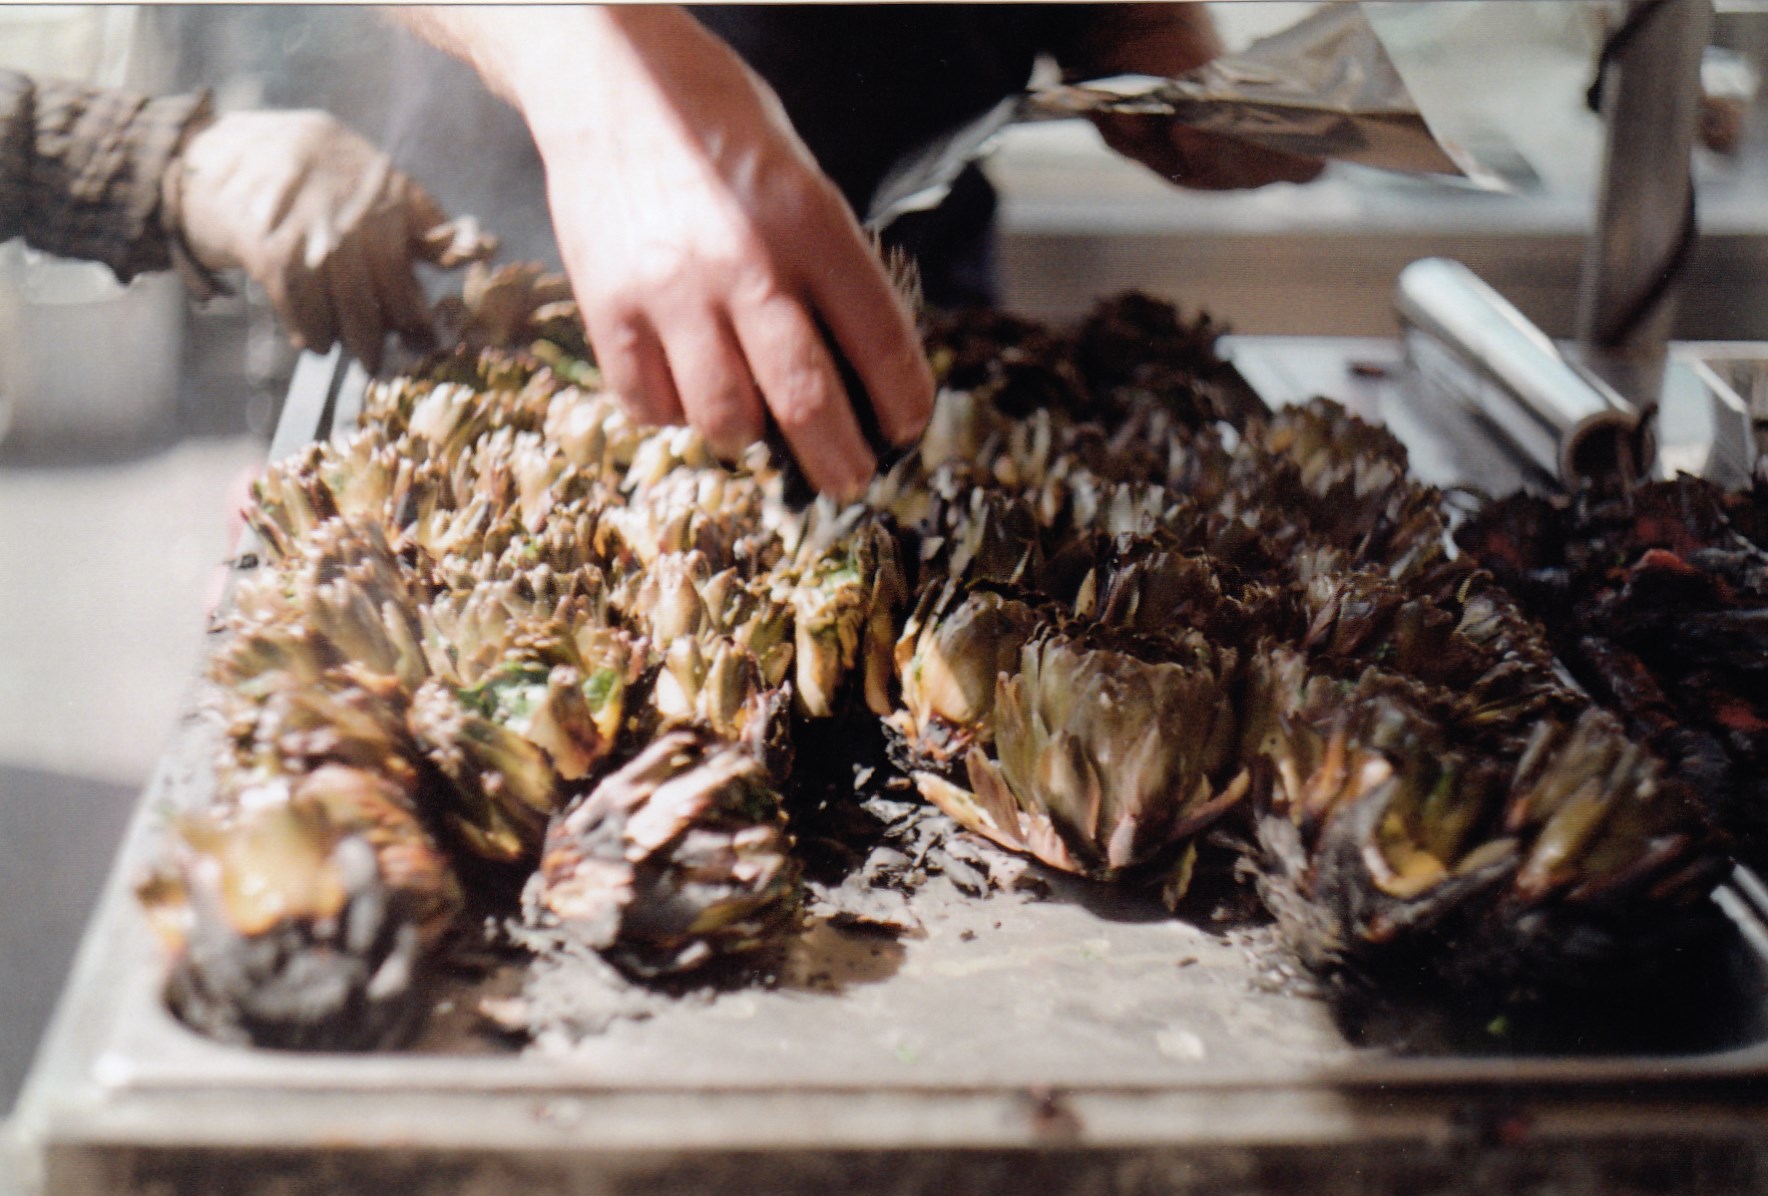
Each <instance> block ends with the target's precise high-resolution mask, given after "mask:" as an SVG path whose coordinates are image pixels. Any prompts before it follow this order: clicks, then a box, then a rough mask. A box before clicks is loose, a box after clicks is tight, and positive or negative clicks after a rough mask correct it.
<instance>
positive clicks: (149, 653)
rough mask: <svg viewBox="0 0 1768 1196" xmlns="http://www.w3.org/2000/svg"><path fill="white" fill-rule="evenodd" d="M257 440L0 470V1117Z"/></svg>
mask: <svg viewBox="0 0 1768 1196" xmlns="http://www.w3.org/2000/svg"><path fill="white" fill-rule="evenodd" d="M262 452H263V449H262V445H261V441H260V439H259V438H258V437H256V436H253V435H250V434H240V433H237V432H236V433H233V434H228V435H206V436H200V437H189V438H185V439H180V440H174V441H172V442H170V443H165V444H160V445H157V446H154V447H151V448H147V449H143V450H139V451H137V452H134V453H129V454H124V455H121V456H118V455H116V454H115V453H113V454H112V456H111V459H109V460H99V461H91V460H88V461H85V462H81V461H79V460H78V459H77V458H76V459H74V460H64V461H63V463H61V464H57V465H42V464H30V465H26V464H21V463H19V462H17V461H16V460H15V461H11V462H8V461H7V460H6V459H5V457H4V455H3V454H0V1116H4V1114H5V1111H6V1110H8V1109H9V1108H10V1107H11V1105H12V1103H13V1098H14V1096H15V1095H16V1092H17V1089H18V1086H19V1084H20V1083H21V1081H22V1079H23V1076H24V1074H25V1070H26V1068H27V1066H28V1064H29V1061H30V1056H31V1054H32V1052H33V1050H34V1049H35V1045H36V1042H37V1039H38V1037H39V1036H40V1034H41V1032H42V1029H43V1026H44V1023H45V1021H46V1019H47V1017H48V1015H49V1012H50V1009H51V1007H52V1005H53V1002H54V999H55V996H56V994H57V992H58V991H59V989H60V985H61V980H62V977H63V976H64V975H65V973H66V970H67V966H68V963H69V962H70V960H71V959H72V957H73V953H74V950H75V948H76V947H77V945H78V942H79V933H80V929H81V927H82V925H83V924H84V922H85V919H86V917H87V915H88V913H89V912H90V909H91V906H92V902H93V899H94V898H95V896H96V894H97V889H98V886H99V882H100V881H101V880H102V878H103V877H104V875H105V874H106V872H107V871H108V868H109V865H110V861H111V857H112V855H113V853H114V852H115V850H116V847H117V844H118V841H119V838H120V835H121V833H122V830H123V826H124V822H125V819H126V816H127V814H128V811H129V809H130V807H131V805H132V804H133V802H134V799H135V797H136V795H137V794H138V793H139V791H140V789H141V787H142V785H143V784H144V783H145V782H146V780H147V777H148V774H149V772H150V771H151V769H152V768H153V765H154V763H155V761H156V760H157V758H158V756H159V754H160V752H161V750H162V749H163V747H164V744H165V742H166V740H167V738H168V736H169V734H170V732H171V729H172V726H173V723H174V720H175V718H176V717H177V714H178V711H179V707H180V705H181V703H182V701H183V700H184V698H185V695H186V694H187V693H188V692H189V690H190V686H191V682H192V680H193V679H194V677H195V675H196V671H197V667H198V660H199V653H200V651H201V649H202V641H203V628H204V623H205V614H204V607H205V604H206V602H207V601H208V600H209V595H210V593H211V591H212V587H213V585H214V584H215V578H216V567H217V565H218V564H219V563H220V561H221V560H222V559H223V558H224V557H225V556H226V555H227V543H226V537H227V534H228V527H227V519H226V508H227V504H228V495H229V491H230V487H232V486H234V485H235V483H236V481H237V480H238V479H239V477H240V475H241V473H242V471H245V470H248V469H250V468H251V467H252V466H253V464H254V463H255V462H257V461H258V460H259V459H261V457H262Z"/></svg>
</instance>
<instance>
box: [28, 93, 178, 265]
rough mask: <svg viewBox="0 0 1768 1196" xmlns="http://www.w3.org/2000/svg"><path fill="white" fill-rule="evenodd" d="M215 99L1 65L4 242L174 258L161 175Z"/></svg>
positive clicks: (113, 261)
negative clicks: (115, 87)
mask: <svg viewBox="0 0 1768 1196" xmlns="http://www.w3.org/2000/svg"><path fill="white" fill-rule="evenodd" d="M209 111H210V105H209V97H208V96H207V95H206V94H202V95H186V96H160V97H148V96H142V95H136V94H134V93H131V92H124V91H111V90H106V89H103V88H96V87H87V86H83V85H81V84H75V83H61V82H55V81H50V80H44V81H34V80H32V79H31V78H29V77H28V76H26V75H21V74H18V73H17V72H14V71H5V70H0V241H9V240H11V239H12V238H13V237H23V238H24V239H25V243H26V244H28V245H30V246H32V247H33V248H36V249H40V250H42V251H43V252H44V253H52V254H55V255H57V256H60V257H72V258H83V259H86V260H88V261H95V262H102V263H104V264H105V265H107V266H109V267H110V268H111V269H112V270H113V271H115V272H116V275H117V277H118V278H119V279H121V280H122V281H124V282H127V281H129V280H130V279H131V278H133V277H135V275H137V274H140V273H143V272H144V271H149V270H164V269H167V268H168V267H170V265H171V264H172V257H171V247H170V245H169V243H168V241H167V235H166V231H165V230H164V229H163V228H162V227H161V222H160V179H161V177H162V176H163V175H164V174H165V171H166V166H167V164H168V163H170V162H171V160H172V158H173V157H174V156H175V155H176V154H177V152H178V149H179V147H180V146H181V145H182V144H183V141H184V138H185V136H186V135H187V134H188V132H189V131H190V129H191V128H192V126H193V125H194V124H195V123H196V122H197V121H198V120H200V119H202V118H205V117H207V116H208V114H209Z"/></svg>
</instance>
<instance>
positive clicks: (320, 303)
mask: <svg viewBox="0 0 1768 1196" xmlns="http://www.w3.org/2000/svg"><path fill="white" fill-rule="evenodd" d="M275 256H276V258H277V260H279V261H281V262H282V263H284V264H283V265H282V266H281V267H280V268H278V267H272V268H270V269H267V270H262V271H257V270H254V271H252V272H251V273H252V274H253V275H254V276H256V277H257V278H258V281H259V282H260V283H261V284H263V287H264V291H265V293H266V294H267V295H268V296H269V297H270V306H271V307H273V308H275V309H276V314H277V317H278V318H279V319H281V320H282V323H283V326H284V327H285V328H287V329H288V330H289V339H290V340H291V341H293V342H294V343H295V344H297V345H299V346H300V347H301V348H303V349H306V350H308V351H310V352H313V353H324V352H326V351H328V350H329V349H330V348H331V347H332V345H333V344H334V343H335V342H336V340H337V331H338V329H337V321H336V320H335V319H334V318H333V315H332V307H331V300H330V299H329V298H328V297H327V296H326V293H325V283H324V281H323V280H322V279H321V278H320V277H319V275H318V274H317V273H316V272H315V271H312V270H309V269H308V268H307V267H306V265H304V264H303V263H302V261H301V259H300V254H299V252H298V251H294V250H289V251H286V252H283V253H279V254H276V255H275Z"/></svg>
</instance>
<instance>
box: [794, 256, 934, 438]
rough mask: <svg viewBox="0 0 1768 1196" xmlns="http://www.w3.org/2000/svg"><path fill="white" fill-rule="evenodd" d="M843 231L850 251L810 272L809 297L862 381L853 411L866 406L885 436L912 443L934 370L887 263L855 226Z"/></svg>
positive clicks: (928, 408) (929, 406) (928, 406)
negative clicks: (894, 285) (879, 256)
mask: <svg viewBox="0 0 1768 1196" xmlns="http://www.w3.org/2000/svg"><path fill="white" fill-rule="evenodd" d="M843 232H846V233H850V234H851V235H850V236H846V237H844V238H843V239H844V240H846V241H847V245H846V249H847V252H845V253H844V254H842V255H840V259H839V260H837V261H833V262H830V263H829V264H828V265H826V266H824V267H821V268H817V269H814V270H812V272H811V273H810V276H809V279H808V283H809V287H810V292H811V298H812V300H813V301H814V302H815V304H816V307H817V313H818V315H820V316H821V317H822V319H823V321H824V322H825V323H826V324H827V326H828V329H829V331H830V333H831V334H833V336H834V339H835V343H836V345H837V346H838V347H839V349H840V351H841V352H842V354H843V355H844V356H845V357H846V358H847V361H848V363H849V364H850V365H852V367H853V369H854V372H855V373H856V374H857V376H858V379H859V381H860V382H861V383H862V384H863V386H864V390H865V393H863V394H853V395H848V396H847V397H848V399H849V400H850V402H851V403H852V404H853V405H854V409H855V411H856V413H857V414H859V415H860V417H861V418H864V417H865V415H866V413H864V412H860V411H859V404H862V403H869V404H870V406H871V414H872V415H873V416H875V417H876V419H877V424H878V428H879V429H880V430H881V431H882V432H883V434H884V437H885V438H886V439H887V440H889V441H890V442H891V443H892V444H896V445H907V444H913V443H914V441H915V439H916V438H917V437H919V436H920V434H921V429H923V428H925V427H926V426H927V419H928V417H929V416H930V415H932V413H933V371H932V368H931V367H930V366H929V365H928V364H927V356H926V354H925V353H923V352H922V350H921V340H920V337H919V336H918V335H916V333H915V326H914V321H913V320H912V319H911V317H910V315H909V313H908V311H907V309H906V308H905V307H904V306H903V303H902V300H901V298H900V297H899V296H898V295H897V293H896V289H895V288H894V287H893V286H891V284H890V279H889V278H888V276H887V275H886V274H885V271H884V267H883V265H882V264H881V263H880V262H879V261H878V259H877V256H876V255H875V254H874V253H872V251H871V249H870V248H869V247H868V246H867V245H866V244H865V242H864V240H863V239H862V238H861V237H860V235H859V230H858V228H857V227H854V228H851V229H850V230H843Z"/></svg>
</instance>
